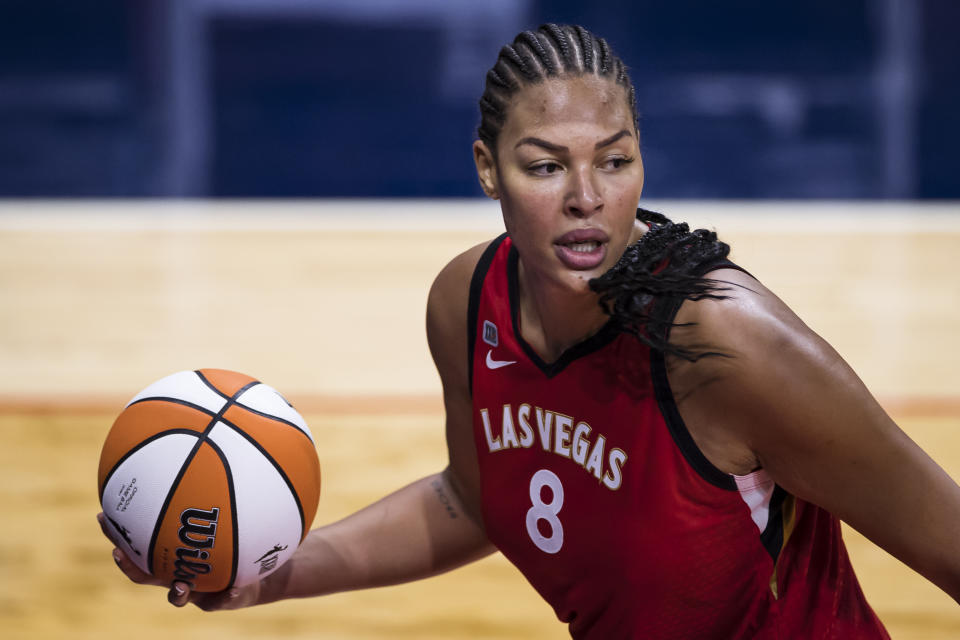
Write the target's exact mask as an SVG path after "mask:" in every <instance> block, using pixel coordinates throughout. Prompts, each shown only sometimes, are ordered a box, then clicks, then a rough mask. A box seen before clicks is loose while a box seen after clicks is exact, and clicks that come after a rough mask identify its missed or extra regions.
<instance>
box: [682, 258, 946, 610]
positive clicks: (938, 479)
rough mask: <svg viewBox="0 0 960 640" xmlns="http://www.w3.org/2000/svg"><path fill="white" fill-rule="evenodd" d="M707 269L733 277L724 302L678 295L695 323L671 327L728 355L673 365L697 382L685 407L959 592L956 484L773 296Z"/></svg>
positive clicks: (685, 316)
mask: <svg viewBox="0 0 960 640" xmlns="http://www.w3.org/2000/svg"><path fill="white" fill-rule="evenodd" d="M713 277H719V278H721V279H724V280H728V281H731V282H734V283H735V284H736V285H737V286H733V287H732V288H730V289H729V290H728V292H727V293H728V294H729V295H730V298H729V299H727V300H722V301H715V300H703V301H700V302H696V303H691V302H685V303H684V307H683V308H682V309H681V314H680V315H678V318H677V321H678V322H691V321H692V322H695V323H697V324H696V326H695V328H694V329H689V330H681V331H680V332H679V334H680V335H681V340H683V339H684V338H683V336H682V334H683V333H684V332H685V333H686V334H687V339H690V336H693V335H696V342H697V343H698V344H709V345H711V346H714V347H717V348H719V350H720V351H723V352H725V353H727V354H728V355H729V356H731V357H725V358H718V357H710V358H705V359H702V360H700V361H699V362H697V363H696V364H692V365H686V364H682V365H678V369H679V370H681V373H680V375H682V376H687V380H688V381H689V380H691V379H695V380H697V381H698V382H697V383H696V384H693V385H691V386H690V389H691V390H690V393H689V397H688V398H686V399H685V401H684V404H686V405H687V407H688V413H692V414H694V415H697V416H701V417H702V416H709V421H708V423H707V422H705V423H704V424H708V427H709V429H718V430H720V433H724V434H725V435H726V436H729V437H731V438H732V439H733V440H734V441H736V442H739V443H741V444H743V445H744V446H745V447H746V448H747V450H749V451H750V452H752V454H753V456H755V459H756V461H757V462H758V463H759V465H760V466H762V467H763V468H764V469H766V470H767V472H768V473H769V474H770V476H771V477H772V478H773V480H774V481H775V482H776V483H777V484H779V485H780V486H782V487H783V488H784V489H786V490H787V491H789V492H790V493H792V494H794V495H796V496H797V497H799V498H802V499H804V500H807V501H809V502H812V503H814V504H817V505H820V506H822V507H823V508H825V509H827V510H828V511H830V512H831V513H833V514H834V515H836V516H837V517H839V518H840V519H842V520H844V521H845V522H847V523H848V524H850V525H851V526H853V527H854V528H855V529H857V530H858V531H860V532H861V533H863V534H864V535H865V536H867V537H868V538H869V539H871V540H872V541H873V542H875V543H876V544H878V545H879V546H881V547H882V548H884V549H885V550H887V551H888V552H889V553H891V554H893V555H894V556H896V557H897V558H898V559H900V560H901V561H902V562H904V563H906V564H907V565H909V566H910V567H911V568H913V569H914V570H915V571H917V572H919V573H920V574H922V575H924V576H925V577H927V578H928V579H929V580H931V581H932V582H933V583H935V584H936V585H938V586H939V587H940V588H941V589H943V590H944V591H945V592H947V593H948V594H949V595H950V596H952V597H953V598H954V599H955V600H958V601H960V553H958V552H957V548H958V541H960V487H958V486H957V484H956V483H955V482H954V481H953V480H952V479H951V478H950V477H949V476H948V475H947V474H946V473H945V472H944V471H943V469H941V468H940V466H939V465H937V463H936V462H934V461H933V460H932V459H931V458H930V456H928V455H927V454H926V453H925V452H924V451H923V450H921V449H920V447H919V446H917V444H916V443H914V442H913V441H912V440H911V439H910V438H909V437H908V436H907V435H906V434H905V433H904V432H903V431H902V430H901V429H900V428H899V427H898V426H897V425H896V424H895V423H894V422H893V420H892V419H891V418H890V417H889V416H888V415H887V414H886V412H885V411H884V410H883V408H882V407H881V406H880V405H879V403H878V402H877V401H876V400H875V399H874V397H873V396H872V395H871V394H870V392H869V391H868V390H867V389H866V387H865V386H864V384H863V382H862V381H861V380H860V379H859V378H858V377H857V375H856V374H855V373H854V372H853V370H852V369H851V368H850V366H849V365H848V364H847V363H846V362H844V360H843V359H842V358H841V357H840V356H839V355H838V354H837V352H836V351H834V350H833V348H831V347H830V345H828V344H827V343H826V342H825V341H824V340H823V339H822V338H820V337H819V336H818V335H816V334H815V333H814V332H813V331H812V330H810V329H809V328H808V327H807V326H806V325H804V324H803V322H801V321H800V320H799V319H798V318H797V317H796V315H794V314H793V312H792V311H790V309H789V308H787V306H786V305H785V304H784V303H783V302H781V301H780V300H779V299H777V298H776V296H774V295H773V294H772V293H770V292H769V291H768V290H766V289H765V288H764V287H763V286H762V285H760V284H759V283H757V282H756V281H755V280H753V279H752V278H749V276H746V275H745V274H743V273H741V272H737V271H732V270H725V271H723V272H719V273H715V274H713ZM691 344H692V343H691ZM880 347H881V345H878V348H880ZM681 413H683V410H681ZM685 417H686V416H685Z"/></svg>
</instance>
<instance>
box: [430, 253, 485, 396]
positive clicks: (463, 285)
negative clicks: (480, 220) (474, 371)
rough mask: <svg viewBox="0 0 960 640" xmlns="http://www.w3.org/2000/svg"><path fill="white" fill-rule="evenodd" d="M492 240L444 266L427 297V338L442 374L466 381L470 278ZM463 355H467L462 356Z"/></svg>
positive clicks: (446, 380)
mask: <svg viewBox="0 0 960 640" xmlns="http://www.w3.org/2000/svg"><path fill="white" fill-rule="evenodd" d="M488 246H490V242H484V243H481V244H478V245H477V246H475V247H471V248H470V249H468V250H467V251H464V252H463V253H461V254H460V255H458V256H457V257H455V258H454V259H453V260H451V261H450V262H448V263H447V265H446V266H445V267H444V268H443V269H441V271H440V273H439V274H437V277H436V278H435V279H434V281H433V285H432V286H431V287H430V295H429V296H428V297H427V340H428V342H429V344H430V352H431V353H432V355H433V359H434V362H435V363H436V365H437V368H438V370H439V371H440V377H441V378H442V379H443V380H444V383H445V384H446V383H447V382H448V381H450V380H449V379H450V378H451V377H455V378H460V377H461V376H462V379H463V380H464V381H465V380H466V358H465V356H466V348H467V346H466V345H467V307H468V306H469V303H470V281H471V279H472V278H473V272H474V271H475V270H476V268H477V263H478V262H479V261H480V257H481V256H482V255H483V252H484V251H485V250H486V249H487V247H488ZM460 356H463V357H462V358H461V357H460Z"/></svg>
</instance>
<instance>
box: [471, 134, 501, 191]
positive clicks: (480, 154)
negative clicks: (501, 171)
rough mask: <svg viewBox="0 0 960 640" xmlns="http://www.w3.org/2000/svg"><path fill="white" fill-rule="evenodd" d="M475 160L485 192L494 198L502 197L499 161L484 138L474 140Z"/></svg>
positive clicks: (478, 175)
mask: <svg viewBox="0 0 960 640" xmlns="http://www.w3.org/2000/svg"><path fill="white" fill-rule="evenodd" d="M473 161H474V163H475V164H476V165H477V177H478V178H479V179H480V186H481V187H482V188H483V192H484V193H485V194H487V195H488V196H489V197H490V198H493V199H494V200H499V199H500V186H499V178H498V176H497V162H496V160H494V159H493V152H491V151H490V148H489V147H487V145H486V143H485V142H484V141H483V140H474V142H473Z"/></svg>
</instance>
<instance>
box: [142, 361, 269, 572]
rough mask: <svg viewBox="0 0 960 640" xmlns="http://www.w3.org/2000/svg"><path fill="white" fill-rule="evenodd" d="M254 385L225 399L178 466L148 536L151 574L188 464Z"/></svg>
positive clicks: (148, 564)
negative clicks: (165, 522)
mask: <svg viewBox="0 0 960 640" xmlns="http://www.w3.org/2000/svg"><path fill="white" fill-rule="evenodd" d="M197 375H198V376H200V379H201V380H205V378H204V377H203V375H202V374H200V373H197ZM207 384H209V383H207ZM255 384H260V383H259V382H257V381H253V382H250V383H248V384H245V385H244V386H243V387H241V388H240V389H239V390H238V391H237V392H236V393H235V394H233V396H232V397H230V398H227V401H226V402H224V403H223V406H222V407H220V411H219V412H217V414H216V415H214V416H213V417H212V418H210V422H209V423H207V427H206V429H204V430H203V433H201V434H200V436H199V437H198V438H197V443H196V444H195V445H193V449H192V450H191V451H190V453H188V454H187V457H186V459H185V460H184V461H183V464H182V465H181V466H180V471H179V472H178V473H177V477H176V478H174V480H173V483H172V484H171V485H170V489H169V490H168V491H167V497H166V498H164V500H163V505H162V506H161V507H160V511H159V512H158V513H157V520H156V522H155V523H154V525H153V534H152V535H151V536H150V546H149V548H148V550H147V567H149V569H150V573H151V574H152V573H153V572H154V570H153V547H154V545H155V544H156V543H157V536H159V535H160V525H161V524H162V523H163V519H164V518H165V517H166V515H167V509H168V508H169V507H170V501H171V500H172V499H173V494H174V493H175V492H176V490H177V487H179V486H180V481H181V480H183V476H184V474H185V473H186V472H187V467H189V466H190V463H191V462H193V459H194V458H195V457H196V455H197V451H199V450H200V446H201V445H203V443H204V441H206V440H207V438H208V437H209V435H210V431H212V430H213V428H214V426H216V424H217V421H219V420H220V419H221V418H222V417H223V414H224V413H225V412H226V411H227V409H229V408H230V407H231V406H233V405H234V404H235V403H236V401H237V398H238V397H239V396H240V394H242V393H243V392H244V391H246V390H247V389H249V388H250V387H252V386H253V385H255ZM221 395H222V394H221Z"/></svg>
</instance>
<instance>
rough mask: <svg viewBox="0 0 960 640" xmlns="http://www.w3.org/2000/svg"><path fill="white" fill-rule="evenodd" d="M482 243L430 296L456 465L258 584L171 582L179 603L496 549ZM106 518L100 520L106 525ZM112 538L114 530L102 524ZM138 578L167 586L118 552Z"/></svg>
mask: <svg viewBox="0 0 960 640" xmlns="http://www.w3.org/2000/svg"><path fill="white" fill-rule="evenodd" d="M483 249H484V246H483V245H481V246H479V247H475V248H474V249H471V250H470V251H467V252H466V253H464V254H462V255H460V256H458V257H457V258H455V259H454V260H453V261H451V262H450V264H448V265H447V266H446V267H445V268H444V269H443V271H441V272H440V274H439V275H438V276H437V278H436V280H435V281H434V283H433V286H432V287H431V290H430V295H429V298H428V302H427V338H428V342H429V344H430V351H431V353H432V355H433V358H434V362H435V363H436V366H437V370H438V372H439V373H440V379H441V382H442V383H443V398H444V406H445V408H446V433H447V445H448V451H449V465H448V467H447V468H446V469H445V470H444V471H442V472H440V473H437V474H434V475H432V476H427V477H426V478H422V479H420V480H418V481H416V482H413V483H412V484H409V485H407V486H406V487H404V488H402V489H400V490H399V491H396V492H394V493H392V494H390V495H388V496H387V497H385V498H383V499H381V500H379V501H377V502H375V503H373V504H371V505H369V506H367V507H365V508H364V509H361V510H360V511H358V512H356V513H354V514H352V515H350V516H348V517H346V518H344V519H343V520H340V521H338V522H334V523H332V524H329V525H326V526H324V527H319V528H317V529H314V530H312V531H311V532H310V533H309V534H308V535H307V537H306V538H305V539H304V541H303V543H302V544H301V545H300V548H299V549H297V551H296V553H295V554H294V555H293V556H292V557H291V558H290V560H289V561H288V562H287V563H286V564H284V565H283V566H282V567H280V568H279V569H278V570H277V571H275V572H274V573H273V574H271V575H270V576H267V577H266V578H265V579H263V580H261V581H260V582H257V583H254V584H252V585H247V586H245V587H239V588H233V589H229V590H227V591H225V592H221V593H216V594H202V593H193V594H191V593H190V590H189V588H188V585H186V584H185V583H179V582H178V583H174V585H172V586H170V591H169V593H168V599H169V600H170V602H172V603H173V604H175V605H177V606H183V605H184V604H186V603H187V602H194V603H195V604H197V605H198V606H200V607H201V608H203V609H207V610H215V609H235V608H240V607H245V606H250V605H253V604H263V603H266V602H273V601H275V600H281V599H286V598H299V597H309V596H317V595H324V594H329V593H335V592H340V591H350V590H355V589H364V588H370V587H378V586H386V585H392V584H399V583H402V582H409V581H412V580H417V579H420V578H425V577H429V576H432V575H436V574H438V573H442V572H444V571H448V570H450V569H453V568H455V567H458V566H461V565H463V564H466V563H468V562H471V561H473V560H476V559H479V558H481V557H483V556H485V555H487V554H489V553H491V552H492V551H493V547H492V545H491V544H490V543H489V541H488V540H487V538H486V534H485V533H484V530H483V525H482V521H481V516H480V483H479V471H478V469H477V458H476V451H475V448H474V441H473V430H472V414H471V412H472V409H471V407H472V403H471V398H470V389H469V383H468V380H469V375H468V372H467V366H468V365H467V305H468V299H469V285H470V278H471V277H472V273H473V270H474V268H475V266H476V264H477V262H478V260H479V257H480V254H481V253H482V251H483ZM102 524H103V522H102V517H101V525H102ZM104 533H106V534H107V535H108V537H109V533H110V532H109V530H108V529H106V528H104ZM114 558H115V560H116V562H117V564H118V566H119V567H120V568H121V569H122V570H123V572H124V573H125V574H126V575H127V576H128V577H129V578H130V579H131V580H133V581H134V582H137V583H141V584H155V585H160V586H167V585H163V584H162V583H161V582H159V581H158V580H156V579H155V578H153V577H152V576H149V575H147V574H144V573H143V572H142V571H140V570H139V569H138V568H137V567H136V566H135V565H134V564H133V562H131V561H130V560H129V559H128V558H126V557H125V556H124V555H123V553H122V552H121V551H120V550H119V549H115V550H114Z"/></svg>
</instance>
